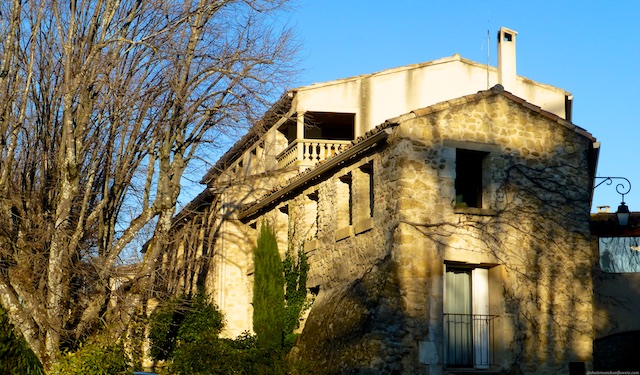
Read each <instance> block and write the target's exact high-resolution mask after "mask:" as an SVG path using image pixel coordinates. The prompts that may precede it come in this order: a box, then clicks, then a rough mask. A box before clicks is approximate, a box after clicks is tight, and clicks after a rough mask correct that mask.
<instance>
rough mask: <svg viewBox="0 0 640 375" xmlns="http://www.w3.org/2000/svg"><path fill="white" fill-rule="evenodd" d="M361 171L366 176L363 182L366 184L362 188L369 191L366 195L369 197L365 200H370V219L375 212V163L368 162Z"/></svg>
mask: <svg viewBox="0 0 640 375" xmlns="http://www.w3.org/2000/svg"><path fill="white" fill-rule="evenodd" d="M360 171H362V173H364V175H365V176H366V181H363V183H364V184H363V186H362V188H363V189H368V191H366V190H365V193H366V194H367V195H368V196H367V197H365V198H368V201H369V207H368V211H369V212H368V214H369V217H373V212H374V196H373V162H368V163H367V164H365V165H363V166H361V167H360Z"/></svg>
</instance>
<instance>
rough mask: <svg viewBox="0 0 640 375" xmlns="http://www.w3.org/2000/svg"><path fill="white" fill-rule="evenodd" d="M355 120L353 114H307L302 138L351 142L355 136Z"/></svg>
mask: <svg viewBox="0 0 640 375" xmlns="http://www.w3.org/2000/svg"><path fill="white" fill-rule="evenodd" d="M355 118H356V115H355V114H353V113H334V112H307V113H305V114H304V138H305V139H330V140H344V141H351V140H353V137H354V135H355Z"/></svg>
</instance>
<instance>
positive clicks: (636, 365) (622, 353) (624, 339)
mask: <svg viewBox="0 0 640 375" xmlns="http://www.w3.org/2000/svg"><path fill="white" fill-rule="evenodd" d="M639 319H640V318H639ZM638 348H640V331H631V332H622V333H616V334H613V335H609V336H606V337H603V338H600V339H597V340H595V341H594V343H593V369H594V370H596V371H640V357H638Z"/></svg>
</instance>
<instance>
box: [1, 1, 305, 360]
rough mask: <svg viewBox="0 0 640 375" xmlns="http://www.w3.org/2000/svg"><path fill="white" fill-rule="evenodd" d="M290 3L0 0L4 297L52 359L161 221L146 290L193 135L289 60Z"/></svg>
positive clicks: (264, 93) (249, 106)
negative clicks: (286, 21)
mask: <svg viewBox="0 0 640 375" xmlns="http://www.w3.org/2000/svg"><path fill="white" fill-rule="evenodd" d="M285 6H286V0H150V1H146V0H145V1H141V0H118V1H112V0H81V1H70V2H69V1H66V2H65V1H58V0H39V1H31V2H23V1H20V0H11V1H6V2H3V3H2V4H0V40H2V41H3V43H2V44H0V152H1V159H0V295H1V296H0V299H1V302H2V306H3V307H4V308H5V309H7V311H8V312H9V315H10V317H11V320H12V322H13V323H14V324H15V325H16V327H17V328H18V329H19V330H20V331H21V332H22V334H23V335H24V337H25V339H26V340H27V342H28V343H29V345H30V346H31V348H32V349H33V350H34V351H35V352H36V354H37V355H38V357H39V358H40V359H41V360H42V361H43V363H44V364H45V367H49V366H50V365H51V363H53V362H54V361H55V360H56V358H57V356H58V353H59V351H60V348H61V347H68V346H72V345H73V343H74V342H76V341H77V340H78V339H81V338H83V337H86V336H87V335H90V334H91V333H92V332H94V330H95V329H96V327H97V326H98V324H99V323H100V324H104V323H105V322H106V323H109V321H108V320H109V317H110V316H112V315H110V312H109V308H108V306H109V304H108V300H109V295H110V277H111V275H112V274H113V272H114V270H115V269H116V268H117V267H118V265H119V264H120V260H121V256H122V253H123V251H125V250H126V249H127V247H128V246H131V244H132V241H133V240H134V239H136V237H137V236H139V235H140V233H141V231H142V230H143V229H145V228H149V226H150V225H153V228H154V229H153V232H154V236H155V238H156V239H159V241H155V242H154V243H155V244H156V245H155V246H153V247H151V248H149V249H148V250H147V252H146V255H145V259H144V261H143V262H141V263H140V264H139V265H138V266H137V267H136V268H135V270H134V271H133V272H134V273H135V280H136V283H135V284H134V285H133V286H132V287H131V294H130V296H132V297H131V298H132V300H135V298H136V296H141V295H142V294H143V293H144V292H145V291H146V290H147V288H148V283H149V280H150V277H149V276H150V274H151V272H152V271H153V269H154V264H155V260H156V258H157V257H158V255H159V254H160V252H161V250H162V239H163V238H166V234H167V233H168V231H169V227H170V225H171V218H172V217H173V215H174V214H175V207H176V201H177V198H178V195H179V193H180V180H181V178H182V176H183V174H184V172H185V168H187V166H188V165H189V163H190V162H191V161H192V160H194V158H195V157H197V156H198V154H199V153H200V152H201V151H199V150H200V149H199V148H198V146H199V145H202V144H208V145H214V146H215V145H216V144H217V143H216V142H218V140H220V139H221V137H223V136H225V135H228V134H229V132H232V131H234V130H236V129H238V128H239V127H241V126H242V124H246V123H248V121H247V120H251V119H252V118H253V115H254V113H261V112H262V111H263V109H264V105H265V101H266V99H267V98H268V97H269V94H270V93H271V92H272V90H273V88H274V87H276V86H278V85H279V84H281V83H283V82H284V81H285V80H286V78H287V77H289V76H290V73H291V67H292V63H291V56H292V52H293V51H292V49H293V44H292V40H291V33H290V31H289V30H288V29H286V28H282V27H279V26H278V25H279V23H278V22H277V20H276V18H275V16H276V15H277V14H278V13H279V12H280V11H282V10H283V9H284V7H285ZM115 315H116V314H113V316H115Z"/></svg>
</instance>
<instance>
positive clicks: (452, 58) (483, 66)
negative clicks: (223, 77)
mask: <svg viewBox="0 0 640 375" xmlns="http://www.w3.org/2000/svg"><path fill="white" fill-rule="evenodd" d="M451 62H461V63H464V64H467V65H473V66H476V67H478V68H481V69H489V70H490V71H495V72H496V73H497V71H498V68H497V67H495V66H492V65H487V64H483V63H479V62H476V61H473V60H470V59H467V58H464V57H462V56H460V54H458V53H456V54H453V55H451V56H447V57H443V58H440V59H437V60H430V61H425V62H421V63H416V64H409V65H403V66H398V67H393V68H388V69H383V70H380V71H377V72H374V73H366V74H360V75H356V76H351V77H345V78H339V79H334V80H331V81H324V82H316V83H312V84H309V85H305V86H300V87H298V88H297V89H296V90H297V91H298V92H300V91H307V90H313V89H316V88H319V87H324V86H332V85H338V84H341V83H345V82H350V81H357V80H360V79H364V78H372V77H376V76H383V75H387V74H392V73H396V72H401V71H406V70H411V69H416V68H423V67H427V66H432V65H440V64H447V63H451ZM516 79H518V80H521V81H525V82H527V83H530V84H533V85H536V86H542V87H544V88H547V89H550V90H553V91H558V92H562V93H565V94H566V95H571V92H569V91H567V90H565V89H563V88H561V87H558V86H553V85H550V84H547V83H541V82H538V81H534V80H532V79H530V78H527V77H525V76H521V75H517V76H516Z"/></svg>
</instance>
